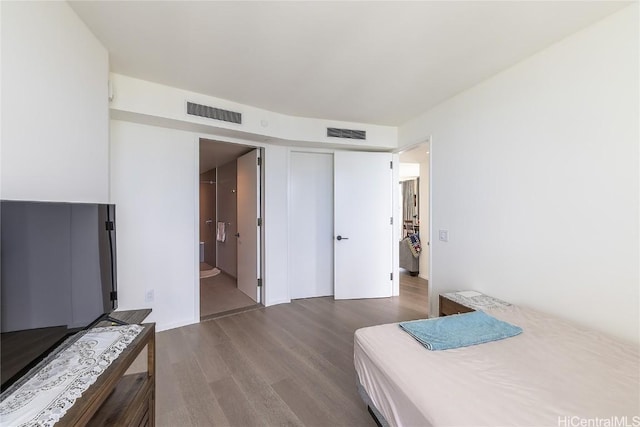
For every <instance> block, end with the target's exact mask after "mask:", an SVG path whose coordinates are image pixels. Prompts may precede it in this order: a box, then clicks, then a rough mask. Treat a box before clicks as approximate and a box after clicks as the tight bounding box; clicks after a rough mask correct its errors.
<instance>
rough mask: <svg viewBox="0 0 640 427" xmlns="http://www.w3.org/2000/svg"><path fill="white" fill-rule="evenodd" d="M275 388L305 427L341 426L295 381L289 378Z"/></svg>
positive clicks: (327, 410) (328, 411) (329, 412)
mask: <svg viewBox="0 0 640 427" xmlns="http://www.w3.org/2000/svg"><path fill="white" fill-rule="evenodd" d="M273 388H274V390H275V391H276V393H278V395H279V396H280V397H281V398H282V400H284V401H285V402H286V404H287V405H289V407H290V408H291V410H292V411H293V412H294V413H295V414H296V415H297V416H298V418H300V420H301V421H302V422H303V423H304V425H305V426H318V427H324V426H337V425H340V422H341V421H340V420H338V419H337V418H335V417H334V414H333V413H332V412H331V410H330V409H329V408H328V407H327V406H326V405H323V404H322V402H319V401H318V400H317V399H316V398H315V396H314V395H312V394H310V393H309V392H308V390H307V388H306V387H305V386H304V385H302V384H299V383H297V382H296V381H295V380H293V379H290V378H287V379H285V380H282V381H280V382H278V383H276V384H274V385H273Z"/></svg>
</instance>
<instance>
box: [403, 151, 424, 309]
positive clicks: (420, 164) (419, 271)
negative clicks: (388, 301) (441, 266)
mask: <svg viewBox="0 0 640 427" xmlns="http://www.w3.org/2000/svg"><path fill="white" fill-rule="evenodd" d="M430 151H431V150H430V143H429V142H425V143H421V144H418V145H416V146H414V147H411V148H410V149H409V150H406V151H404V152H402V153H400V155H399V159H400V171H399V183H398V194H399V195H400V197H399V203H398V205H397V206H396V209H397V211H398V213H397V217H398V218H400V219H401V221H399V223H400V224H399V225H398V227H399V230H398V231H399V236H400V241H399V242H396V244H398V246H399V257H398V258H399V263H400V280H401V281H404V282H406V283H407V284H410V287H413V288H415V289H418V288H422V287H424V288H425V289H428V285H429V284H428V279H429V270H430V263H429V258H430V242H429V240H430V236H429V233H430V227H429V224H430V218H429V212H430V206H429V200H430V195H429V188H430V179H429V178H430ZM407 289H409V287H407V286H404V287H402V286H401V287H400V292H403V290H404V291H407ZM427 307H428V305H427Z"/></svg>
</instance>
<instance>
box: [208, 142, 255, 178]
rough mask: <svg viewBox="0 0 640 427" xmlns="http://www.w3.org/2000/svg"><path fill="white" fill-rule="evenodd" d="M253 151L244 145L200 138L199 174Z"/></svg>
mask: <svg viewBox="0 0 640 427" xmlns="http://www.w3.org/2000/svg"><path fill="white" fill-rule="evenodd" d="M253 149H254V147H249V146H246V145H240V144H230V143H227V142H220V141H214V140H211V139H204V138H202V139H200V173H204V172H206V171H209V170H211V169H213V168H217V167H218V166H222V165H224V164H226V163H229V162H230V161H232V160H235V159H237V158H238V157H240V156H242V155H243V154H245V153H248V152H249V151H251V150H253Z"/></svg>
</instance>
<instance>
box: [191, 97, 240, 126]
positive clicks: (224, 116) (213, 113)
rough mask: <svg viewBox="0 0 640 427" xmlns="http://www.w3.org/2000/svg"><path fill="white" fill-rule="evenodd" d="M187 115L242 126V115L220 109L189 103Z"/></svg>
mask: <svg viewBox="0 0 640 427" xmlns="http://www.w3.org/2000/svg"><path fill="white" fill-rule="evenodd" d="M187 114H191V115H192V116H199V117H206V118H208V119H214V120H222V121H223V122H231V123H239V124H242V113H236V112H235V111H229V110H222V109H220V108H214V107H209V106H207V105H200V104H194V103H193V102H187Z"/></svg>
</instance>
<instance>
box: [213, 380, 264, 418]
mask: <svg viewBox="0 0 640 427" xmlns="http://www.w3.org/2000/svg"><path fill="white" fill-rule="evenodd" d="M209 387H210V388H211V390H212V392H213V393H214V395H215V396H216V399H217V402H218V403H219V405H220V407H221V408H222V411H223V412H224V414H225V417H226V419H227V420H228V421H229V423H230V424H231V425H232V426H258V425H261V416H260V415H258V413H256V411H255V410H254V409H253V406H252V405H251V404H250V403H249V401H248V400H247V398H246V397H245V395H244V394H243V393H242V391H240V388H239V387H238V385H237V384H236V383H235V381H234V380H233V378H231V377H229V378H224V379H221V380H218V381H215V382H212V383H211V384H209ZM216 424H217V423H216Z"/></svg>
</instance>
